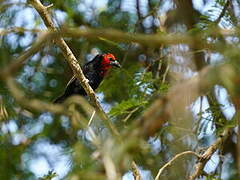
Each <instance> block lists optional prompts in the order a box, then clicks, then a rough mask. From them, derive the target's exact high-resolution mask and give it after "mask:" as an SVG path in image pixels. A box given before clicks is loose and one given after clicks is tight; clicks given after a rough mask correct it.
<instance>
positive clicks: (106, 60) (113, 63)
mask: <svg viewBox="0 0 240 180" xmlns="http://www.w3.org/2000/svg"><path fill="white" fill-rule="evenodd" d="M111 67H118V68H120V67H121V65H120V64H119V62H118V61H117V60H116V58H115V56H114V55H113V54H110V53H108V54H103V55H102V61H101V70H102V72H103V73H102V74H103V75H105V74H106V73H107V71H108V70H109V69H111Z"/></svg>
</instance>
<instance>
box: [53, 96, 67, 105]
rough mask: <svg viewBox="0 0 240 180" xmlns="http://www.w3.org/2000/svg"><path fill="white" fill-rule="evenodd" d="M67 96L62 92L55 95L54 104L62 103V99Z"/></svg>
mask: <svg viewBox="0 0 240 180" xmlns="http://www.w3.org/2000/svg"><path fill="white" fill-rule="evenodd" d="M67 97H68V96H66V95H65V94H63V95H61V96H59V97H57V99H55V100H54V101H53V103H54V104H60V103H62V102H63V101H65V99H66V98H67Z"/></svg>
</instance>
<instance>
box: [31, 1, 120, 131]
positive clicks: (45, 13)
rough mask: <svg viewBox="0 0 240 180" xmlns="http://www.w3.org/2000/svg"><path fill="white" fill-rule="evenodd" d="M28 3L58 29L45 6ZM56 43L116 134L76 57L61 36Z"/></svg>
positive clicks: (53, 28)
mask: <svg viewBox="0 0 240 180" xmlns="http://www.w3.org/2000/svg"><path fill="white" fill-rule="evenodd" d="M28 3H29V4H31V5H32V6H33V7H34V8H35V9H36V10H37V12H38V13H39V15H40V16H41V18H42V19H43V21H44V23H45V25H46V26H47V28H48V29H49V30H51V31H54V32H57V31H58V30H57V28H56V27H55V25H54V23H53V21H52V20H51V17H50V14H49V12H48V9H47V7H45V6H43V5H42V3H41V2H40V1H39V0H28ZM56 44H57V45H58V46H59V47H60V49H61V50H62V53H63V55H64V57H65V59H66V60H67V61H68V63H69V65H70V67H71V69H72V70H73V73H74V75H75V76H76V77H77V79H78V80H79V81H80V83H81V85H82V87H83V88H84V90H85V91H86V93H87V95H88V96H89V97H90V100H91V102H92V103H93V106H94V107H95V108H96V111H97V112H98V114H99V116H100V117H101V118H102V119H103V120H104V123H105V125H107V127H108V128H109V129H110V130H111V132H112V133H113V134H114V135H118V134H119V133H118V132H117V130H116V129H115V127H114V126H113V124H112V123H111V121H110V120H109V119H108V117H107V115H106V114H105V112H104V110H103V109H102V107H101V105H100V103H99V102H98V100H97V97H96V95H95V92H94V91H93V89H92V88H91V86H90V85H89V84H88V80H87V79H86V77H85V76H84V74H83V71H82V69H81V67H80V65H79V63H78V61H77V59H76V58H75V56H74V55H73V53H72V51H71V49H70V48H69V47H68V45H67V44H66V42H65V41H64V39H63V38H60V37H58V38H57V39H56Z"/></svg>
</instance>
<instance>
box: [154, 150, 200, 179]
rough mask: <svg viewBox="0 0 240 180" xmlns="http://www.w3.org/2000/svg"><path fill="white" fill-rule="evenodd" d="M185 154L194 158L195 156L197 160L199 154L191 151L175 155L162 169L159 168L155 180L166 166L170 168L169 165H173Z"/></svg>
mask: <svg viewBox="0 0 240 180" xmlns="http://www.w3.org/2000/svg"><path fill="white" fill-rule="evenodd" d="M186 154H192V155H194V156H197V157H198V158H199V157H200V155H199V154H197V153H195V152H193V151H184V152H181V153H179V154H177V155H175V156H174V157H173V158H172V159H171V160H170V161H168V162H167V163H166V164H165V165H164V166H163V167H161V168H160V169H159V171H158V173H157V176H156V177H155V180H159V178H160V176H161V174H162V172H163V170H164V169H166V168H167V167H168V166H171V164H172V163H173V161H175V160H176V159H177V158H179V157H181V156H183V155H186Z"/></svg>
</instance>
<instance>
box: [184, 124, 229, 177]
mask: <svg viewBox="0 0 240 180" xmlns="http://www.w3.org/2000/svg"><path fill="white" fill-rule="evenodd" d="M229 132H230V128H226V129H225V130H224V131H223V133H222V134H221V135H220V137H219V138H218V139H217V140H216V141H215V143H213V144H212V145H211V146H210V147H209V148H208V149H207V150H206V151H205V152H204V154H203V155H201V157H200V159H199V161H198V163H197V164H196V165H195V171H194V172H193V173H192V175H191V176H190V177H189V180H194V179H196V178H197V177H199V176H200V175H201V174H202V171H203V168H204V166H205V164H206V163H207V162H208V160H209V159H210V158H211V156H212V155H213V153H214V152H215V151H216V150H217V149H218V148H219V147H220V146H221V145H222V144H223V142H224V141H225V140H226V139H227V137H228V135H229Z"/></svg>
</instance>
